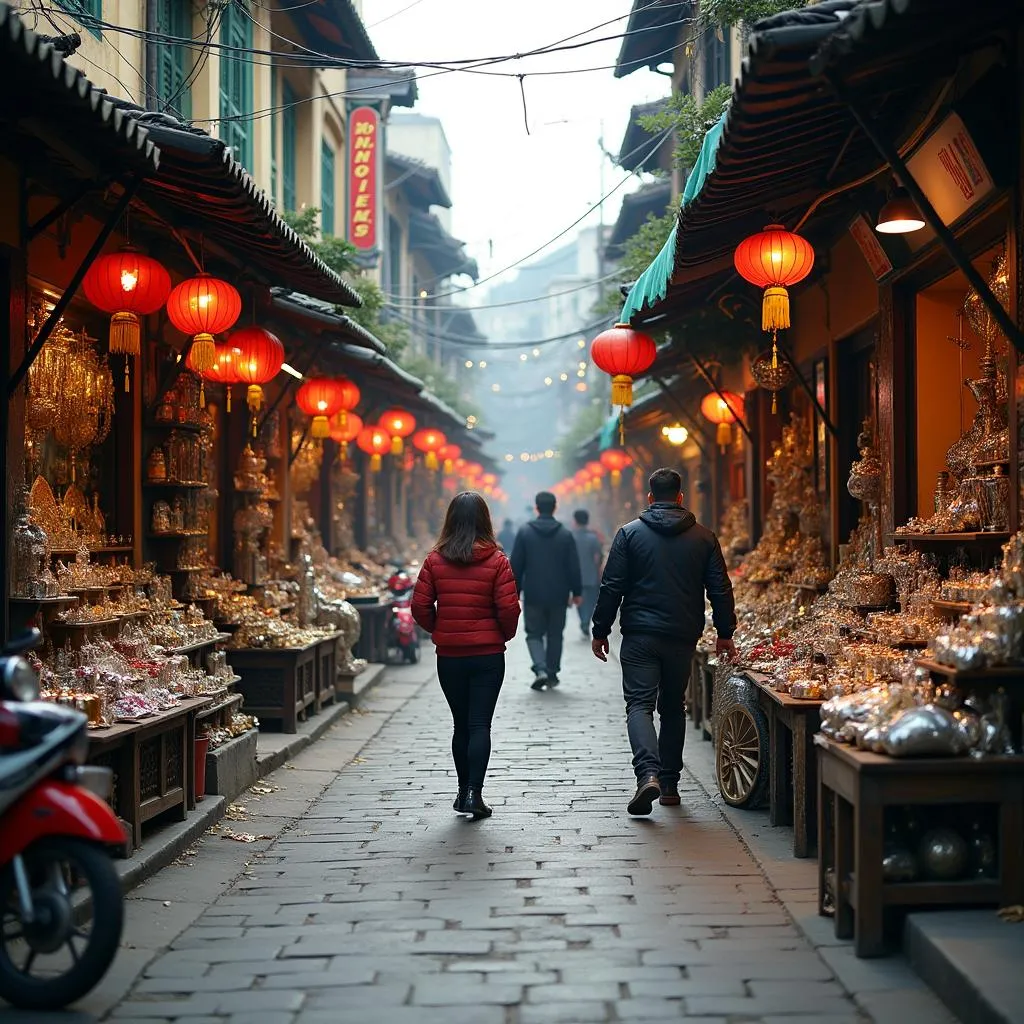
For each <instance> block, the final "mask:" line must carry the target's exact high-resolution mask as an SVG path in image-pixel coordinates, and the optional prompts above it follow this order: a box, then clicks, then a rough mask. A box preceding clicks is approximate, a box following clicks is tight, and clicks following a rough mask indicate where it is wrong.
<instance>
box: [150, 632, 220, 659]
mask: <svg viewBox="0 0 1024 1024" xmlns="http://www.w3.org/2000/svg"><path fill="white" fill-rule="evenodd" d="M230 639H231V634H230V633H218V634H217V635H216V636H212V637H209V638H208V639H206V640H198V641H196V642H195V643H194V644H185V646H184V647H165V648H164V652H165V653H166V654H192V653H193V652H195V651H201V650H202V649H203V648H204V647H215V646H216V645H217V644H222V643H224V641H225V640H230Z"/></svg>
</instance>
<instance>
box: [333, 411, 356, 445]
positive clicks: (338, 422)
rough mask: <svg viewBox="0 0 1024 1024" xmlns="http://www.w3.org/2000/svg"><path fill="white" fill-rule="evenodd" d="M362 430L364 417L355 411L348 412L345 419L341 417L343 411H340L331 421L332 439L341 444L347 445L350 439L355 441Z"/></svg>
mask: <svg viewBox="0 0 1024 1024" xmlns="http://www.w3.org/2000/svg"><path fill="white" fill-rule="evenodd" d="M362 431H363V420H362V417H360V416H357V415H356V414H355V413H354V412H350V413H348V414H347V415H346V416H345V419H344V421H342V419H341V413H338V415H337V416H335V417H334V419H333V420H332V421H331V440H332V441H336V442H337V443H338V444H340V445H346V444H348V443H349V442H350V441H354V440H355V439H356V438H357V437H358V436H359V435H360V434H361V433H362Z"/></svg>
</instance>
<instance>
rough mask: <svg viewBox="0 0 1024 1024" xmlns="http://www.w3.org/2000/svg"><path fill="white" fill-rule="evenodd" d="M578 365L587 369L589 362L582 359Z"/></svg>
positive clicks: (582, 368)
mask: <svg viewBox="0 0 1024 1024" xmlns="http://www.w3.org/2000/svg"><path fill="white" fill-rule="evenodd" d="M578 366H579V368H580V369H581V370H585V369H586V368H587V364H586V363H585V362H584V361H583V360H582V359H581V360H580V362H579V363H578Z"/></svg>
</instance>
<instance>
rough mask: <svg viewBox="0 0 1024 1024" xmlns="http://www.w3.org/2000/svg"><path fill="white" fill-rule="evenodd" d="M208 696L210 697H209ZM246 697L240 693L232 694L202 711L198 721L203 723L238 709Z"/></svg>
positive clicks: (197, 717) (197, 715)
mask: <svg viewBox="0 0 1024 1024" xmlns="http://www.w3.org/2000/svg"><path fill="white" fill-rule="evenodd" d="M207 696H208V695H207ZM244 699H245V698H244V696H243V695H242V694H240V693H232V694H230V695H229V696H227V697H225V698H224V700H222V701H220V703H218V704H213V705H211V706H210V707H208V708H203V710H202V711H199V712H197V713H196V721H199V722H202V721H204V720H205V719H207V718H212V717H213V716H214V715H216V714H218V713H219V712H221V711H227V710H229V709H231V708H235V707H238V706H239V705H240V704H241V703H242V701H243V700H244Z"/></svg>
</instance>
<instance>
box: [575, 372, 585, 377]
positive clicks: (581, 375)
mask: <svg viewBox="0 0 1024 1024" xmlns="http://www.w3.org/2000/svg"><path fill="white" fill-rule="evenodd" d="M586 375H587V371H586V370H577V371H576V376H577V377H586Z"/></svg>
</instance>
